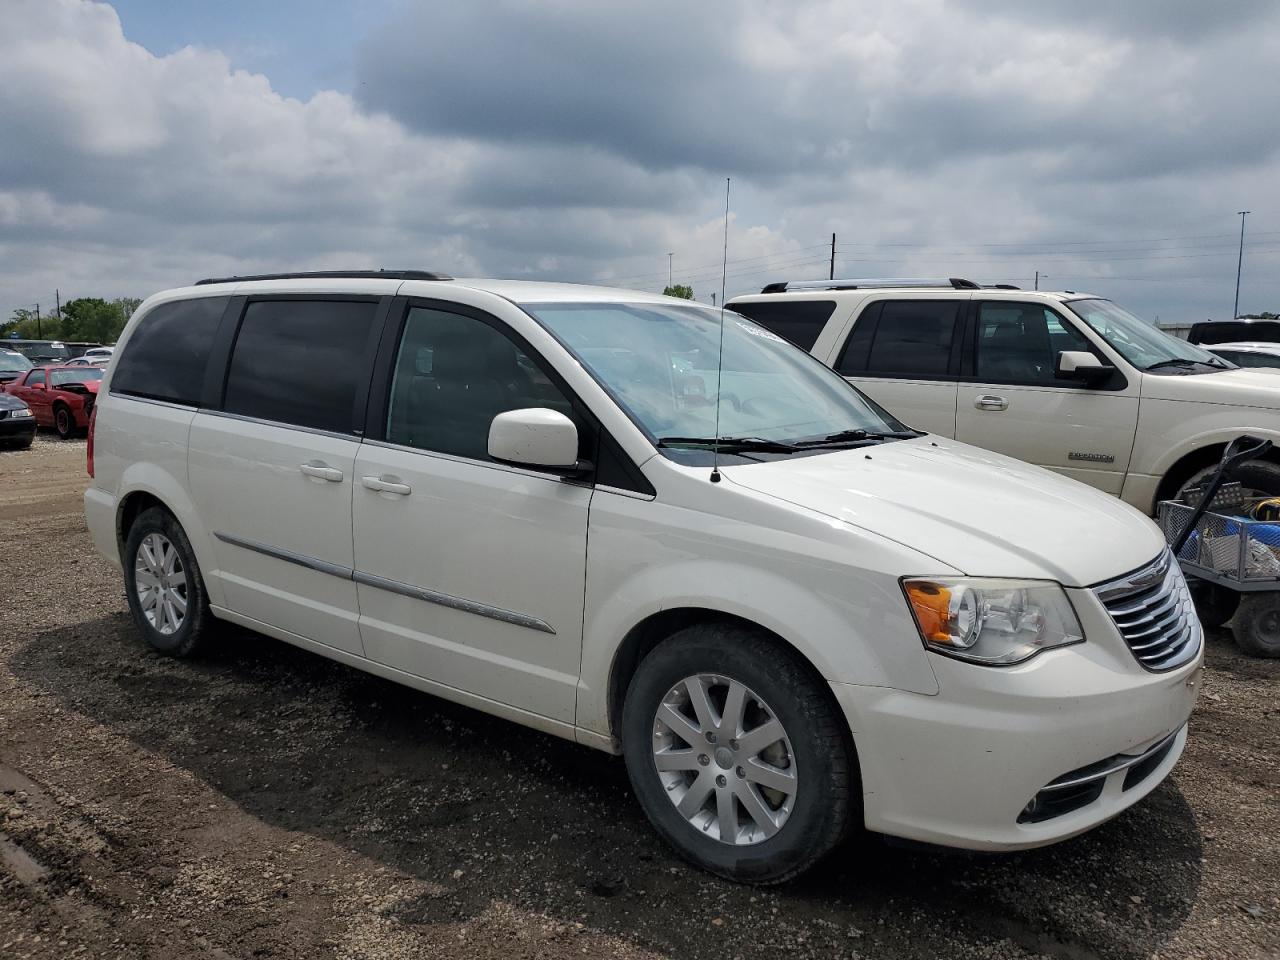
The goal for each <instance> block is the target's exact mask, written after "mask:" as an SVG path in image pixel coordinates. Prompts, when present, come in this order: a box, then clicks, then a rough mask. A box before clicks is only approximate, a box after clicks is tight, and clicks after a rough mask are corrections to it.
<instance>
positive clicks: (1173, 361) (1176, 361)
mask: <svg viewBox="0 0 1280 960" xmlns="http://www.w3.org/2000/svg"><path fill="white" fill-rule="evenodd" d="M1199 366H1206V367H1207V366H1212V364H1210V363H1208V362H1206V361H1204V360H1185V359H1183V358H1182V357H1171V358H1170V359H1168V360H1160V361H1158V362H1156V363H1153V364H1150V365H1149V366H1145V367H1143V368H1142V369H1143V370H1159V369H1161V368H1163V367H1199Z"/></svg>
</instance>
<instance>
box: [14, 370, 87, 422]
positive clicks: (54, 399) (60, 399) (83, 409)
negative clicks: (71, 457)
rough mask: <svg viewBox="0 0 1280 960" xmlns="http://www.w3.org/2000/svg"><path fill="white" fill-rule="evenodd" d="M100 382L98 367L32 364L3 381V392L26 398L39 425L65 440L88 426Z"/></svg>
mask: <svg viewBox="0 0 1280 960" xmlns="http://www.w3.org/2000/svg"><path fill="white" fill-rule="evenodd" d="M101 381H102V370H101V368H97V367H62V366H58V367H34V368H32V369H31V370H28V371H27V372H26V373H24V374H23V375H22V376H20V377H19V378H18V379H17V380H14V381H13V382H11V383H6V384H5V385H4V392H5V393H11V394H13V395H14V396H15V397H18V398H20V399H22V400H25V401H26V403H27V406H28V407H30V408H31V412H32V413H33V414H35V418H36V423H37V424H38V425H40V426H42V427H53V428H54V429H55V430H57V431H58V436H60V437H62V439H64V440H67V439H69V438H71V437H73V436H75V435H76V433H78V432H79V431H81V430H85V429H87V428H88V426H89V415H90V414H91V413H93V404H94V401H95V400H97V399H98V384H99V383H100V382H101Z"/></svg>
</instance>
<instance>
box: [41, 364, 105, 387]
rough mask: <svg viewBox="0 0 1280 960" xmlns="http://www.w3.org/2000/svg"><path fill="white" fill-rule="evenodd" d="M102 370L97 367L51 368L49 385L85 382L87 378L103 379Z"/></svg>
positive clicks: (57, 385) (58, 385)
mask: <svg viewBox="0 0 1280 960" xmlns="http://www.w3.org/2000/svg"><path fill="white" fill-rule="evenodd" d="M101 379H102V370H101V369H100V368H97V367H85V368H83V369H81V370H50V371H49V385H50V386H54V387H60V386H62V385H63V384H67V383H84V382H85V381H86V380H101Z"/></svg>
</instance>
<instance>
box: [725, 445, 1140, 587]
mask: <svg viewBox="0 0 1280 960" xmlns="http://www.w3.org/2000/svg"><path fill="white" fill-rule="evenodd" d="M721 472H722V473H723V474H724V475H725V476H726V477H727V478H728V479H729V480H731V481H732V482H734V483H736V484H740V485H741V486H743V487H747V488H748V489H750V490H754V491H756V492H757V493H762V494H766V495H768V496H772V497H775V498H777V499H779V500H784V501H786V502H788V503H792V504H795V505H796V506H800V507H805V508H808V509H810V510H814V511H816V512H818V513H822V514H825V515H826V516H829V517H832V518H834V519H836V520H841V521H843V522H845V523H849V524H852V525H854V526H857V527H861V528H862V529H864V530H869V531H871V532H873V533H876V534H879V535H880V536H883V537H887V538H888V539H891V540H895V541H897V542H898V543H901V544H903V545H905V546H908V547H911V548H912V549H914V550H918V551H920V552H921V553H924V554H927V555H929V556H931V557H933V558H934V559H936V560H939V561H941V562H942V563H944V564H946V565H948V566H950V567H954V568H955V569H957V570H961V571H963V572H964V573H966V574H969V575H971V576H990V577H1028V578H1035V579H1050V580H1056V581H1058V582H1059V583H1062V584H1064V585H1066V586H1075V587H1079V586H1088V585H1090V584H1095V583H1100V582H1102V581H1104V580H1109V579H1112V578H1114V577H1116V576H1119V575H1120V574H1122V573H1128V572H1129V571H1131V570H1134V569H1136V568H1138V567H1140V566H1142V565H1143V564H1144V563H1147V562H1148V561H1150V560H1151V559H1152V558H1154V557H1155V556H1156V555H1157V554H1159V553H1160V551H1161V550H1162V549H1163V548H1164V544H1165V541H1164V537H1163V536H1162V534H1161V533H1160V530H1159V528H1158V527H1156V525H1155V524H1154V523H1152V522H1151V521H1150V520H1149V519H1147V518H1146V517H1144V516H1143V515H1142V514H1141V513H1139V512H1138V511H1137V510H1135V509H1134V508H1133V507H1130V506H1128V505H1127V504H1125V503H1123V502H1121V501H1120V500H1118V499H1117V498H1115V497H1112V496H1109V495H1107V494H1105V493H1102V492H1101V491H1099V490H1095V489H1094V488H1093V487H1089V486H1086V485H1085V484H1082V483H1077V482H1076V481H1074V480H1068V479H1066V478H1064V477H1060V476H1058V475H1057V474H1055V473H1052V472H1050V471H1048V470H1043V469H1041V468H1039V467H1033V466H1031V465H1029V464H1026V463H1022V462H1021V461H1019V460H1013V459H1011V458H1009V457H1005V456H1002V455H1000V454H998V453H992V452H990V451H988V450H982V449H979V448H978V447H972V446H969V445H968V444H964V443H959V442H957V441H954V440H946V439H942V438H939V437H921V438H918V439H914V440H900V441H894V442H888V443H883V444H880V445H878V446H874V447H865V448H860V449H854V450H841V451H832V452H830V453H824V454H819V455H816V456H800V457H792V458H790V459H785V458H784V459H779V460H774V461H770V462H767V463H756V464H737V465H733V466H730V467H722V468H721ZM929 572H930V571H927V570H921V571H914V570H904V571H902V573H903V575H908V574H911V573H929Z"/></svg>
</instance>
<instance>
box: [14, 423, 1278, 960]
mask: <svg viewBox="0 0 1280 960" xmlns="http://www.w3.org/2000/svg"><path fill="white" fill-rule="evenodd" d="M84 482H85V477H84V444H83V442H68V443H63V442H60V441H58V440H56V439H50V438H47V437H45V436H43V435H42V436H41V438H40V439H39V440H37V442H36V444H35V446H34V447H33V448H32V449H31V450H29V451H24V452H9V451H4V452H0V553H2V554H3V555H4V556H6V557H8V558H10V560H9V563H8V564H7V573H5V574H4V575H2V576H0V790H2V791H3V792H2V793H0V957H3V958H6V960H8V958H15V960H16V958H25V957H41V958H45V957H48V958H59V960H61V958H68V957H119V958H130V960H133V958H175V960H176V958H187V957H196V958H220V960H226V958H230V957H237V958H249V957H307V958H324V957H350V958H366V957H368V958H372V957H388V958H400V957H430V958H438V957H443V956H449V957H455V956H456V957H474V958H499V957H500V958H503V960H514V958H521V957H568V956H584V955H585V956H591V957H601V956H608V957H624V958H626V957H679V958H680V960H695V958H699V957H714V958H716V960H732V958H734V957H740V958H743V960H748V958H765V957H767V958H770V960H776V958H778V957H782V956H786V957H793V956H798V957H806V956H812V957H829V956H831V957H845V958H852V957H888V958H925V957H929V958H932V957H991V958H997V957H998V958H1022V957H1051V958H1063V960H1084V958H1092V957H1124V958H1128V957H1155V956H1159V957H1170V958H1172V957H1213V958H1220V957H1277V956H1280V844H1278V843H1277V840H1278V839H1280V763H1278V760H1280V704H1277V697H1276V690H1277V677H1280V663H1277V662H1263V661H1258V660H1251V659H1248V658H1246V657H1244V656H1242V655H1241V654H1240V653H1239V652H1237V651H1236V649H1235V648H1234V646H1232V645H1231V643H1230V639H1229V635H1225V634H1224V635H1222V636H1217V637H1214V638H1213V639H1212V640H1211V642H1210V644H1209V656H1208V664H1209V668H1208V675H1207V681H1206V685H1205V692H1204V696H1203V698H1202V700H1201V704H1200V707H1199V708H1198V710H1197V713H1196V715H1195V717H1194V719H1193V721H1192V731H1191V739H1190V745H1189V747H1188V749H1187V753H1186V755H1185V756H1184V758H1183V760H1182V762H1181V764H1180V765H1179V766H1178V768H1177V769H1176V770H1175V772H1174V774H1173V776H1172V777H1171V778H1170V779H1169V780H1168V781H1167V782H1166V783H1165V784H1163V785H1162V786H1161V787H1160V788H1159V789H1157V790H1156V791H1155V792H1154V793H1153V794H1152V795H1151V796H1150V797H1149V798H1148V799H1147V800H1146V801H1144V802H1143V803H1141V804H1139V805H1138V806H1137V807H1136V808H1135V809H1133V810H1131V811H1129V812H1127V813H1126V814H1124V815H1122V816H1120V817H1118V818H1117V819H1116V820H1114V821H1112V822H1111V823H1108V824H1106V825H1104V826H1103V827H1101V828H1099V829H1098V830H1095V831H1093V832H1092V833H1091V834H1089V835H1087V836H1085V837H1082V838H1079V839H1076V840H1072V841H1069V842H1066V843H1063V844H1060V845H1058V846H1056V847H1052V848H1049V849H1046V850H1040V851H1033V852H1029V853H1024V854H1016V855H1006V856H999V857H988V856H977V855H961V854H947V853H942V852H938V851H933V850H926V849H911V848H903V847H899V846H893V845H890V844H888V843H885V842H883V841H882V840H880V839H878V838H874V837H861V838H859V839H857V840H855V841H854V842H852V843H851V844H850V845H849V846H848V847H846V848H845V849H843V850H841V851H839V852H838V854H837V855H836V856H835V857H833V858H832V859H831V861H830V862H829V863H828V864H827V865H825V866H824V867H822V868H820V869H819V870H818V871H817V872H815V873H814V874H811V875H810V876H808V877H806V878H804V879H803V880H802V881H799V882H797V883H793V884H791V885H789V886H785V887H783V888H781V889H771V890H755V889H751V888H749V887H743V886H735V885H733V884H729V883H725V882H722V881H719V880H716V879H713V878H711V877H709V876H707V875H705V874H703V873H700V872H699V871H697V870H694V869H692V868H690V867H687V866H686V865H684V864H683V863H682V862H681V861H680V860H678V859H677V858H676V857H674V856H673V855H672V854H671V853H670V852H668V851H667V850H666V849H665V848H664V847H663V846H662V845H661V843H660V842H659V841H658V840H657V839H656V838H655V836H654V835H653V833H652V832H651V831H650V829H649V828H648V826H647V825H646V823H645V821H644V818H643V816H642V815H641V813H640V811H639V809H638V808H637V807H636V805H635V803H634V802H633V801H632V799H631V797H630V794H629V791H628V789H627V783H626V775H625V772H624V770H623V766H622V763H621V761H619V760H617V759H615V758H612V757H608V756H605V755H603V754H599V753H596V752H593V751H590V750H587V749H585V748H581V747H576V746H574V745H572V744H570V743H566V742H564V741H561V740H557V739H553V738H551V737H547V736H543V735H541V734H538V733H535V732H532V731H530V730H526V729H523V728H521V727H517V726H514V725H511V724H508V723H505V722H503V721H500V720H497V719H493V718H490V717H486V716H484V715H482V714H479V713H475V712H473V711H469V710H467V709H464V708H461V707H457V706H453V705H451V704H448V703H445V702H444V701H441V700H437V699H434V698H432V697H430V696H427V695H425V694H420V693H416V692H414V691H411V690H408V689H406V688H403V687H398V686H395V685H393V684H391V683H389V682H386V681H383V680H379V679H377V678H374V677H370V676H367V675H365V674H362V673H359V672H357V671H355V670H351V669H348V668H346V667H343V666H340V665H337V664H334V663H331V662H329V661H326V660H324V659H321V658H319V657H317V656H314V655H311V654H307V653H303V652H302V651H299V650H296V649H294V648H292V647H289V646H287V645H284V644H280V643H277V642H275V641H272V640H268V639H266V638H263V637H260V636H257V635H254V634H250V633H248V632H246V631H240V630H232V629H228V630H227V631H226V632H225V638H224V639H223V642H222V643H221V644H220V645H219V647H218V649H216V650H215V651H214V652H212V653H210V654H208V655H207V656H205V657H203V658H202V659H200V660H197V661H194V662H175V661H172V660H168V659H165V658H163V657H159V656H156V655H155V654H152V653H149V652H148V651H147V650H146V649H145V648H144V646H143V644H142V643H141V641H140V640H139V639H138V637H137V636H136V635H135V633H134V631H133V629H132V628H131V626H130V623H129V620H128V617H127V614H126V607H125V603H124V600H123V597H122V595H121V583H120V578H119V574H118V572H116V571H115V570H114V569H113V568H112V567H111V566H110V565H109V564H108V563H107V562H105V561H103V560H102V559H100V558H99V557H98V556H97V555H96V554H95V553H94V552H93V551H92V548H91V547H90V544H89V540H88V535H87V533H86V531H85V528H84V520H83V517H82V514H81V506H80V500H79V495H80V491H81V490H82V489H83V486H84Z"/></svg>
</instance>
